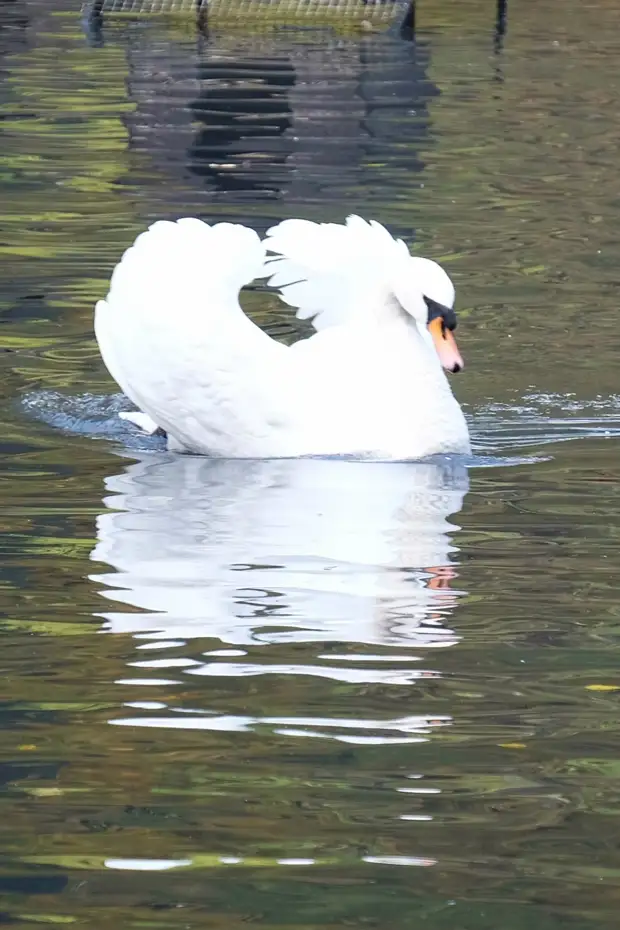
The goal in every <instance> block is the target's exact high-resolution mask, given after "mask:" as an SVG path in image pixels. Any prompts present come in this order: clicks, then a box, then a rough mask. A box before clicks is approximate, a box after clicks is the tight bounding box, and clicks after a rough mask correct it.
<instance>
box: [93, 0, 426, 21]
mask: <svg viewBox="0 0 620 930" xmlns="http://www.w3.org/2000/svg"><path fill="white" fill-rule="evenodd" d="M413 5H414V0H87V2H86V3H85V4H84V12H85V13H86V14H87V15H100V14H102V13H105V14H124V15H131V16H142V15H151V14H164V15H169V14H196V13H199V14H201V15H206V14H208V17H209V20H211V19H213V21H218V22H225V21H229V22H234V21H244V22H245V21H247V20H252V19H254V18H256V19H257V20H258V21H267V22H274V23H280V22H281V23H286V22H299V21H301V22H304V21H307V22H310V23H313V22H315V21H317V20H319V21H325V20H326V19H329V18H332V19H333V18H336V19H342V20H344V21H345V22H347V21H350V22H352V23H355V22H357V23H360V24H363V23H364V22H367V23H369V24H370V25H373V26H374V25H390V24H391V23H392V22H402V21H403V17H404V16H405V14H406V13H407V10H408V8H409V7H413Z"/></svg>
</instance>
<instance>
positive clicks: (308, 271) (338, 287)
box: [265, 216, 410, 330]
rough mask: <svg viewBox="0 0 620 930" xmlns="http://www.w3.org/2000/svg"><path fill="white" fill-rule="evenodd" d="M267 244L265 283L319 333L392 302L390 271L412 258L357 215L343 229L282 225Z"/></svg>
mask: <svg viewBox="0 0 620 930" xmlns="http://www.w3.org/2000/svg"><path fill="white" fill-rule="evenodd" d="M265 244H266V246H267V248H268V249H269V251H270V252H274V253H276V254H275V257H273V258H269V259H268V260H267V264H266V266H265V268H266V274H268V275H270V276H271V277H270V280H269V284H270V285H272V286H273V287H278V288H279V289H280V295H281V297H282V299H283V300H284V301H285V303H287V304H289V305H290V306H292V307H296V308H297V317H298V318H299V319H300V320H307V319H312V322H313V325H314V328H315V329H317V330H322V329H325V328H327V327H329V326H338V325H340V324H342V323H347V322H348V321H350V320H351V319H353V318H355V317H357V318H359V317H360V316H362V315H364V314H367V315H368V314H375V313H376V312H377V310H378V309H380V308H381V307H382V305H383V304H384V303H385V302H386V301H388V300H389V299H390V295H391V282H392V280H393V269H394V268H395V267H396V266H397V265H399V264H402V262H403V261H408V260H409V258H410V256H409V251H408V249H407V246H406V245H405V243H404V242H403V241H402V240H400V239H393V238H392V236H391V235H390V233H389V232H388V231H387V229H385V227H384V226H381V224H380V223H377V222H375V221H374V220H371V221H370V222H366V220H363V219H361V218H360V217H359V216H349V217H347V220H346V223H344V224H342V225H341V224H337V223H312V222H310V221H309V220H296V219H295V220H293V219H291V220H284V221H283V222H281V223H279V224H278V225H277V226H273V227H272V228H271V229H269V230H268V231H267V239H266V240H265Z"/></svg>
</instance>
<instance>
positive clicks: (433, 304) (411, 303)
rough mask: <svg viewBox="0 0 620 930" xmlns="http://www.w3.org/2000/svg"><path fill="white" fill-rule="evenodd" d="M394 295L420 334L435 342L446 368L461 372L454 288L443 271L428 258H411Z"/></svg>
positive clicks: (461, 363) (395, 288)
mask: <svg viewBox="0 0 620 930" xmlns="http://www.w3.org/2000/svg"><path fill="white" fill-rule="evenodd" d="M394 294H395V296H396V299H397V300H398V302H399V304H400V305H401V307H402V308H403V310H404V311H405V312H406V313H408V314H409V316H411V317H413V319H414V320H415V323H416V326H417V328H418V331H419V333H420V335H421V336H422V337H423V338H424V339H426V340H428V341H429V342H432V344H433V345H434V347H435V350H436V351H437V355H438V356H439V361H440V362H441V364H442V365H443V367H444V368H445V369H446V370H447V371H452V372H457V371H462V369H463V368H464V362H463V359H462V357H461V353H460V352H459V350H458V347H457V344H456V340H455V338H454V330H455V329H456V313H455V312H454V297H455V293H454V285H453V283H452V281H451V280H450V278H449V277H448V275H447V274H446V272H445V271H444V270H443V268H442V267H441V266H440V265H438V264H437V262H433V261H431V260H430V259H428V258H418V257H417V256H416V257H410V258H409V261H408V262H407V263H405V264H404V265H402V266H400V268H399V272H398V275H397V280H396V281H395V282H394Z"/></svg>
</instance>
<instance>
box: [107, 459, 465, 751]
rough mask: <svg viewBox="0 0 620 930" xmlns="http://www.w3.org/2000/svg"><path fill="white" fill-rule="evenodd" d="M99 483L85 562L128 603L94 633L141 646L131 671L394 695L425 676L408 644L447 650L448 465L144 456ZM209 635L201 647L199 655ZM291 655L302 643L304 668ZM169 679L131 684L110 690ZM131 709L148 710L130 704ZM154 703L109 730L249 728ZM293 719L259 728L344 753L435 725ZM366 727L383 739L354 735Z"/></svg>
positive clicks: (450, 594) (242, 721) (458, 483)
mask: <svg viewBox="0 0 620 930" xmlns="http://www.w3.org/2000/svg"><path fill="white" fill-rule="evenodd" d="M106 486H107V490H108V491H109V492H111V493H110V496H109V497H106V499H105V504H106V506H107V507H108V508H109V509H108V510H107V511H106V512H105V513H103V514H102V515H101V516H100V517H99V518H98V522H97V535H98V542H97V545H96V547H95V549H94V551H93V553H92V559H93V560H95V561H97V562H100V563H107V564H108V565H109V566H111V567H112V568H113V569H114V571H113V572H106V573H98V574H96V575H92V576H91V578H92V579H93V580H95V581H97V582H98V583H100V584H102V585H104V590H103V591H102V594H103V595H104V596H105V597H106V598H107V599H108V600H111V601H114V602H120V604H126V605H129V606H130V607H131V608H132V610H131V612H130V611H125V610H123V609H122V608H121V609H115V610H112V611H109V612H106V613H104V614H102V615H101V616H103V618H104V621H105V627H104V629H105V630H106V631H109V632H112V633H125V634H127V633H131V634H134V636H135V637H136V646H137V649H139V650H144V649H147V650H149V651H148V653H145V652H144V651H140V653H139V655H138V656H137V661H132V662H131V663H130V665H131V666H133V667H134V668H136V667H137V668H139V669H141V670H145V669H149V670H150V672H151V673H155V674H158V673H159V674H161V673H162V670H164V669H165V670H166V671H165V672H164V674H167V675H168V674H170V673H171V672H174V673H175V675H176V673H179V674H180V675H183V676H185V675H199V676H200V675H208V676H235V677H245V676H248V675H251V676H255V675H274V674H297V675H303V676H308V675H310V676H315V677H320V678H328V679H331V680H333V681H346V682H349V683H380V684H383V685H385V684H400V685H402V684H411V683H413V682H415V681H416V680H418V679H419V678H420V677H421V676H425V675H426V676H428V675H429V674H430V675H437V674H438V673H433V672H430V673H429V672H425V671H420V670H419V669H417V668H415V667H414V666H412V663H415V662H416V661H419V659H420V655H419V651H420V649H421V648H422V649H428V648H429V647H440V646H450V645H453V644H455V643H456V642H457V636H456V635H455V633H454V632H453V631H452V630H451V629H450V628H449V619H450V618H449V615H450V613H451V612H452V611H453V609H454V607H455V605H456V603H457V600H458V596H459V592H458V591H457V590H454V589H452V588H451V586H450V585H451V582H453V579H454V578H455V577H456V575H455V571H454V568H453V564H454V563H453V562H452V561H451V555H452V559H453V558H454V553H455V552H456V550H455V548H454V546H453V545H452V542H451V536H450V534H451V533H452V532H453V531H455V530H457V529H458V527H455V526H453V525H451V524H450V522H449V520H448V518H449V517H450V515H452V514H455V513H458V511H459V510H460V509H461V507H462V504H463V498H464V495H465V493H466V491H467V488H468V479H467V472H466V470H465V468H464V467H463V466H462V465H460V464H458V463H457V462H455V461H452V462H450V461H445V460H442V461H441V462H439V461H438V462H424V463H411V464H404V463H403V464H394V463H389V464H371V463H362V462H347V461H342V460H340V461H338V460H335V461H334V460H318V459H302V460H299V459H297V460H279V461H273V460H272V461H248V460H236V461H230V460H213V459H208V458H203V457H198V456H196V457H194V456H174V455H170V454H165V455H164V454H161V455H159V454H158V455H152V454H151V455H148V456H145V457H144V458H143V459H142V460H141V461H138V462H137V463H136V464H133V465H130V466H129V467H127V468H126V469H125V470H124V471H123V472H121V473H120V474H117V475H114V476H112V477H110V478H108V479H107V480H106ZM135 608H140V609H141V612H135V610H134V609H135ZM200 638H201V639H202V640H203V643H201V644H198V643H197V642H196V641H197V640H198V639H200ZM214 639H215V640H219V642H216V644H215V646H216V648H214V646H213V642H212V641H213V640H214ZM189 640H193V641H194V643H195V645H194V646H193V647H190V645H189V643H188V641H189ZM206 640H211V642H210V643H209V644H208V650H207V651H206V652H201V651H200V650H201V648H202V649H204V648H205V643H204V641H206ZM327 643H329V644H330V645H329V647H326V646H325V645H323V644H327ZM299 644H306V645H305V647H304V657H303V658H302V656H301V655H300V653H299ZM315 644H316V647H315ZM222 646H223V647H224V648H222ZM269 646H272V647H274V648H277V658H276V657H275V656H273V658H276V662H279V663H280V664H274V663H273V662H271V661H267V662H263V661H261V660H262V658H263V656H264V657H265V658H267V653H265V652H264V651H263V650H264V648H265V647H267V652H271V650H269V648H268V647H269ZM160 647H161V649H162V650H167V651H168V653H169V651H170V650H171V649H173V650H174V651H175V656H176V657H170V658H169V659H166V658H161V656H162V655H163V653H162V652H159V651H157V652H156V654H155V655H153V653H152V652H151V650H153V649H155V650H158V649H159V648H160ZM179 647H182V648H183V649H184V650H185V651H189V650H190V648H191V649H192V650H195V651H196V652H197V655H198V657H199V658H196V655H192V656H191V657H183V658H179V657H178V649H179ZM230 647H236V648H230ZM287 647H290V648H287ZM334 647H335V648H334ZM293 649H294V650H295V651H293ZM324 650H326V651H324ZM309 653H310V654H311V658H310V659H309V660H308V658H307V656H308V654H309ZM283 654H285V655H286V660H287V663H286V664H282V660H281V657H282V655H283ZM269 659H272V656H271V655H270V656H269ZM155 670H157V672H155ZM184 680H185V681H187V680H188V679H187V678H185V679H184ZM194 680H195V679H194ZM175 681H176V679H173V680H170V679H168V678H166V679H165V680H164V679H158V678H156V677H155V678H136V679H134V678H131V679H127V680H126V679H123V680H122V681H120V682H119V684H124V685H130V684H136V685H139V684H163V685H174V684H175ZM150 694H152V691H150ZM129 706H137V707H140V706H142V707H144V708H145V709H146V706H145V705H141V704H140V703H139V702H138V703H136V702H133V703H131V702H130V705H129ZM157 706H159V707H160V708H161V707H166V706H167V707H168V710H169V711H171V712H172V711H175V710H176V711H177V713H175V714H174V715H172V716H171V715H168V716H165V717H163V716H157V717H152V718H149V717H141V718H131V719H122V720H119V719H117V720H115V721H113V722H115V723H124V724H128V725H141V726H174V727H193V728H204V729H214V728H215V729H221V728H226V729H231V730H246V729H248V727H253V726H254V724H256V723H257V722H258V718H256V719H255V718H250V717H246V716H242V717H235V716H234V715H232V714H226V715H224V716H222V717H216V716H210V714H211V713H212V712H210V711H204V712H201V711H194V712H192V713H191V715H190V716H188V715H187V711H183V710H182V709H180V708H175V707H172V706H170V705H166V704H161V703H160V704H158V705H157ZM290 710H291V715H289V716H286V717H278V718H269V719H267V718H262V719H261V721H260V722H261V723H262V724H265V723H267V724H273V725H277V726H279V727H282V726H288V727H291V726H294V727H296V729H294V730H293V729H290V730H287V731H286V732H289V733H290V734H291V735H301V731H300V729H299V727H300V726H301V727H308V726H311V725H312V724H314V725H319V726H320V728H321V729H320V731H319V732H316V731H315V732H312V733H311V732H310V731H308V730H305V731H304V733H305V734H306V735H325V733H326V731H325V729H324V728H325V727H327V728H328V730H327V733H328V734H329V736H330V737H332V738H335V739H343V740H344V741H347V742H351V741H355V742H364V741H365V742H368V741H369V740H370V741H377V740H379V741H386V740H387V741H393V740H394V735H393V731H394V730H396V731H397V733H398V736H396V740H397V741H400V742H402V741H403V736H405V737H406V741H407V742H409V741H414V742H417V741H419V740H418V738H415V739H411V737H412V735H413V733H416V734H418V736H419V734H420V733H422V732H429V727H430V728H432V727H435V726H441V725H442V721H440V720H433V721H432V722H430V720H429V719H427V718H426V716H424V717H423V718H422V717H419V716H415V717H411V716H408V717H403V718H398V719H396V720H392V721H387V720H372V719H369V720H361V719H355V720H348V721H343V720H342V719H338V718H337V719H332V718H320V719H319V718H312V719H310V717H309V716H308V714H307V712H305V710H304V708H303V707H299V708H295V710H294V711H293V709H292V708H291V709H290ZM295 712H296V715H294V714H295ZM181 714H185V715H184V716H181ZM198 714H202V716H197V715H198ZM447 722H449V721H448V719H446V721H445V723H447ZM334 727H336V728H337V729H342V728H344V730H345V732H344V734H343V735H338V733H337V732H336V731H335V730H334V729H333V728H334ZM367 730H375V731H377V730H380V731H383V732H384V733H385V731H387V732H388V734H390V735H383V736H368V735H360V731H367ZM278 732H281V733H283V732H285V731H284V730H282V729H280V730H279V731H278Z"/></svg>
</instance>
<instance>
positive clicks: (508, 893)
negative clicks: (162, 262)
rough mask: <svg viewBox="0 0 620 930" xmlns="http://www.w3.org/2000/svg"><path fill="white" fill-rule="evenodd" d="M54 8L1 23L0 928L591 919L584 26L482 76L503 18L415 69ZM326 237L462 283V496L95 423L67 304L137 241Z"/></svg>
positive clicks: (604, 494) (605, 623) (602, 533)
mask: <svg viewBox="0 0 620 930" xmlns="http://www.w3.org/2000/svg"><path fill="white" fill-rule="evenodd" d="M58 13H62V14H63V15H56V14H58ZM71 13H73V15H68V14H71ZM74 14H75V10H72V4H71V3H70V2H69V0H55V2H53V3H51V2H47V3H42V2H39V0H33V2H30V3H22V2H21V0H13V2H5V3H3V4H2V5H0V52H2V66H1V70H0V104H1V107H2V115H3V142H2V155H1V177H2V198H1V206H0V213H1V216H0V225H1V227H2V237H1V243H2V244H1V246H0V249H1V251H2V257H3V261H2V266H1V270H0V310H1V312H2V317H1V321H2V328H1V330H0V336H1V337H2V340H1V346H2V348H3V352H2V354H0V365H1V366H2V376H3V377H2V384H3V399H4V404H3V414H2V427H3V452H4V458H3V461H4V470H3V475H2V482H3V484H2V490H3V497H2V518H3V528H4V533H3V537H2V545H3V552H2V592H3V595H4V596H3V609H2V621H1V623H2V627H1V635H2V638H1V641H0V642H1V645H2V651H1V653H0V665H1V668H2V679H1V681H2V688H1V690H0V693H1V695H2V705H1V710H0V784H1V794H0V812H1V815H2V816H1V819H0V923H2V924H6V925H7V926H14V927H18V928H21V927H24V928H26V927H30V926H34V925H39V924H77V925H80V926H84V927H88V928H92V930H105V928H111V930H112V928H114V930H116V928H146V927H148V928H158V930H159V928H171V930H186V928H191V930H194V928H196V930H197V928H213V930H223V928H226V930H236V928H239V930H240V928H242V927H245V926H246V925H247V924H248V923H251V924H254V925H257V926H259V927H261V928H264V930H275V928H286V927H291V928H293V927H294V928H300V930H301V928H303V930H310V928H313V930H314V928H331V927H353V928H357V930H362V928H367V927H378V928H401V927H402V928H417V927H419V926H425V927H428V928H431V930H448V928H450V930H497V928H498V927H501V928H503V930H521V928H526V927H527V928H529V927H532V926H534V927H536V928H540V930H564V928H570V930H594V928H610V930H611V928H615V927H616V925H617V918H616V912H617V908H618V906H619V905H620V853H619V850H618V840H617V829H616V819H615V818H616V816H618V813H619V812H620V761H619V745H620V743H619V737H620V732H619V731H620V725H619V724H618V719H619V707H620V674H619V673H618V664H619V658H620V642H619V638H620V597H619V595H618V582H617V578H618V569H619V568H620V565H619V561H620V552H619V541H620V494H619V491H618V488H619V486H620V485H619V483H618V482H619V479H620V459H619V457H618V439H619V437H620V400H619V398H618V393H619V392H618V373H617V372H618V367H617V357H618V348H619V337H618V325H617V319H618V274H617V256H618V255H619V254H620V186H619V184H618V170H617V140H618V130H619V126H620V122H619V119H620V117H619V116H618V107H617V100H618V94H619V92H620V86H619V85H620V78H619V77H618V74H617V68H616V62H617V58H618V53H619V51H620V37H619V35H618V32H617V22H616V21H617V11H616V10H615V9H614V6H613V4H611V3H608V2H605V0H593V2H588V3H583V2H577V0H569V2H568V3H565V4H563V5H562V11H561V15H560V12H559V11H558V6H557V4H555V3H552V2H550V0H549V2H541V3H536V4H534V3H522V4H520V5H519V6H518V8H517V6H516V4H514V5H513V7H511V8H510V9H509V19H508V32H507V35H506V38H505V41H504V43H503V46H502V45H501V43H499V44H498V43H497V41H496V40H495V38H494V35H493V25H494V16H495V12H494V8H493V4H492V3H491V2H490V0H489V2H487V0H484V2H483V0H467V2H463V3H459V5H458V7H457V6H456V5H455V6H454V8H452V9H450V8H448V7H447V6H446V5H445V4H440V3H439V2H435V0H426V2H424V0H420V4H419V15H418V26H419V33H418V41H417V44H415V45H412V44H411V43H407V42H404V41H402V40H401V39H399V38H398V37H391V36H388V35H383V34H378V33H377V34H375V33H364V34H354V33H349V34H346V33H345V34H340V35H336V34H334V33H330V32H328V31H325V30H317V31H312V30H310V31H309V30H303V31H300V30H290V29H288V30H280V31H279V32H275V33H274V32H273V31H268V32H265V33H263V34H251V33H248V32H247V30H244V29H243V28H239V29H237V30H236V31H217V30H215V31H213V32H212V33H211V35H210V36H208V37H205V36H202V37H200V36H197V35H196V34H195V32H194V31H193V29H192V28H191V26H187V27H182V28H178V27H168V26H166V25H165V24H164V23H153V22H151V23H148V22H142V23H136V22H133V23H120V24H119V23H113V22H107V23H104V28H103V32H102V33H101V34H98V35H94V36H93V35H91V37H90V41H89V39H88V38H87V37H86V36H85V34H84V31H83V29H82V27H81V24H80V21H79V17H78V16H76V15H74ZM350 211H356V212H359V213H361V214H362V215H365V216H367V217H374V218H376V219H378V220H380V221H381V222H385V223H386V224H388V225H389V226H390V228H391V229H392V230H393V231H394V232H396V233H398V234H399V235H402V236H404V237H405V238H406V239H407V241H408V242H410V243H411V244H412V246H413V247H415V248H416V249H418V250H419V251H421V252H422V253H423V254H425V255H428V256H430V257H434V258H439V259H441V260H442V261H443V262H444V263H445V264H446V267H447V268H448V270H449V271H450V273H451V275H452V277H453V278H454V280H455V283H456V286H457V301H458V308H459V310H460V327H459V344H460V347H461V349H462V351H463V354H464V355H465V358H466V363H467V368H466V371H465V372H464V373H463V375H461V376H459V377H458V378H457V379H455V380H454V387H455V391H456V393H457V394H458V396H459V398H460V399H461V400H462V402H463V403H464V405H465V409H466V411H467V413H468V416H469V417H470V419H471V423H472V434H473V438H474V445H475V452H476V455H475V457H474V459H473V460H472V462H471V463H469V467H466V463H460V462H457V461H455V462H438V463H431V464H424V465H420V464H418V465H415V464H414V465H402V466H401V465H394V466H374V465H360V464H356V463H344V462H312V461H310V462H303V463H302V462H297V463H295V462H288V463H274V462H267V463H240V462H237V463H226V462H209V461H208V460H206V459H196V458H193V457H183V458H176V459H175V457H174V456H170V455H167V454H166V453H164V452H163V451H162V450H161V449H160V448H159V447H157V445H156V443H155V445H153V444H152V443H151V445H150V446H149V444H148V443H144V442H142V443H140V442H136V440H135V437H134V436H133V435H132V434H131V430H130V429H129V428H127V427H126V426H125V427H123V426H121V424H118V423H117V422H116V417H115V411H116V410H117V409H118V405H119V403H120V401H119V400H118V398H113V399H112V400H111V401H110V399H109V398H110V395H112V394H114V393H115V390H116V389H115V387H114V385H113V384H112V383H111V382H110V380H109V378H108V376H107V374H106V372H105V370H104V368H103V366H102V363H101V361H100V359H99V355H98V352H97V348H96V344H95V342H94V339H93V333H92V306H93V303H94V301H95V300H97V299H98V298H100V297H101V296H103V295H104V294H105V291H106V282H107V280H108V278H109V274H110V272H111V269H112V267H113V265H114V263H115V262H116V261H117V260H118V258H119V256H120V254H121V252H122V250H123V249H124V248H125V247H127V246H128V245H129V244H130V243H131V241H132V239H133V237H134V236H135V235H136V234H137V233H138V232H139V231H141V230H142V229H143V228H144V227H145V225H147V224H148V223H149V222H151V221H152V220H154V219H155V218H161V217H176V216H179V215H183V214H197V215H200V216H203V217H205V218H208V217H215V218H218V219H221V218H226V219H234V220H242V221H243V222H246V223H248V224H249V225H252V226H254V227H256V228H257V229H259V230H264V229H265V228H266V227H267V226H268V225H269V224H271V223H272V222H274V221H276V220H278V219H280V218H282V217H284V216H288V215H300V216H307V217H309V218H313V219H319V218H320V219H334V220H340V219H342V217H343V216H344V215H345V214H346V213H347V212H350ZM245 305H246V307H247V308H248V310H249V312H251V313H252V314H253V315H254V316H255V318H256V319H258V320H259V321H260V322H262V323H263V324H264V325H266V326H267V327H268V328H269V329H270V331H271V332H272V333H274V334H275V335H277V336H279V337H281V338H283V339H288V338H291V337H292V336H293V335H294V334H295V333H296V332H297V330H296V324H294V321H292V320H291V318H290V315H289V314H288V313H287V311H286V310H285V309H283V308H282V307H280V306H279V305H278V304H277V303H276V302H275V300H274V299H273V298H271V297H269V296H266V295H264V294H262V293H260V292H250V293H248V294H247V295H246V297H245ZM7 350H8V351H7Z"/></svg>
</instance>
